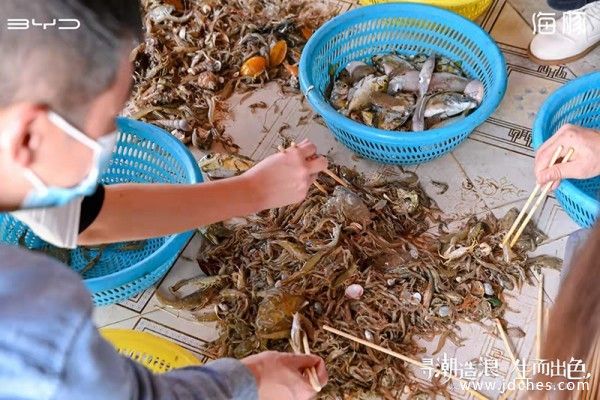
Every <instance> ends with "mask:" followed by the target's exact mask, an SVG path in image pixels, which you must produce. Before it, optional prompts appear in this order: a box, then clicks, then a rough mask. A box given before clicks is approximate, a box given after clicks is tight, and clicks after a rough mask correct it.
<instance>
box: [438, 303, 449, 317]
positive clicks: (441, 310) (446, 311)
mask: <svg viewBox="0 0 600 400" xmlns="http://www.w3.org/2000/svg"><path fill="white" fill-rule="evenodd" d="M438 315H439V316H440V317H442V318H445V317H447V316H449V315H450V307H448V306H441V307H440V308H439V309H438Z"/></svg>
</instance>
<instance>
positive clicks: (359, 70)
mask: <svg viewBox="0 0 600 400" xmlns="http://www.w3.org/2000/svg"><path fill="white" fill-rule="evenodd" d="M346 71H348V74H350V78H351V79H352V82H358V81H360V80H361V79H362V78H364V77H365V76H367V75H372V74H374V73H375V67H373V66H372V65H369V64H366V63H364V62H362V61H351V62H349V63H348V65H346Z"/></svg>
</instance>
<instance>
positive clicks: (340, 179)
mask: <svg viewBox="0 0 600 400" xmlns="http://www.w3.org/2000/svg"><path fill="white" fill-rule="evenodd" d="M289 147H296V143H295V142H291V143H290V146H289ZM277 150H279V151H285V148H284V147H283V146H277ZM323 172H325V173H326V174H327V175H329V176H330V177H331V178H332V179H333V180H334V181H336V182H337V183H339V184H340V185H342V186H343V187H345V188H347V187H348V184H347V183H346V182H344V181H343V180H342V178H340V177H339V176H337V175H336V174H334V173H333V172H332V171H331V170H329V169H327V168H325V170H324V171H323ZM313 185H315V187H316V188H317V189H319V190H320V191H321V192H323V193H324V194H327V195H328V194H329V193H327V189H325V188H324V187H323V185H321V184H320V183H319V182H317V181H314V182H313Z"/></svg>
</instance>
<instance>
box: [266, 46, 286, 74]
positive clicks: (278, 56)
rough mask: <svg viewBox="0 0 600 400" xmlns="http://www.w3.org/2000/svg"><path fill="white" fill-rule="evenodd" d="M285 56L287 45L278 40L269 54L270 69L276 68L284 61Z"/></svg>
mask: <svg viewBox="0 0 600 400" xmlns="http://www.w3.org/2000/svg"><path fill="white" fill-rule="evenodd" d="M286 54H287V43H286V41H285V40H280V41H278V42H277V43H275V44H274V45H273V47H271V51H270V52H269V62H270V66H271V67H276V66H278V65H279V64H281V63H282V62H283V60H285V56H286Z"/></svg>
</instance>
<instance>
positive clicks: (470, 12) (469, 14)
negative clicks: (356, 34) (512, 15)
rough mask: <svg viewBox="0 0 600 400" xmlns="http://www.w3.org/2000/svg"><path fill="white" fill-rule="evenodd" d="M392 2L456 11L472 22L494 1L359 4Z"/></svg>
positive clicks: (365, 0) (413, 0)
mask: <svg viewBox="0 0 600 400" xmlns="http://www.w3.org/2000/svg"><path fill="white" fill-rule="evenodd" d="M392 1H395V2H402V1H406V2H411V3H423V4H429V5H431V6H436V7H441V8H445V9H446V10H451V11H454V12H455V13H458V14H460V15H462V16H463V17H466V18H469V19H470V20H476V19H477V18H479V17H480V16H481V15H482V14H483V13H484V12H486V11H487V9H488V8H490V6H491V5H492V0H360V1H359V3H360V4H362V5H368V4H378V3H389V2H392Z"/></svg>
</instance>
